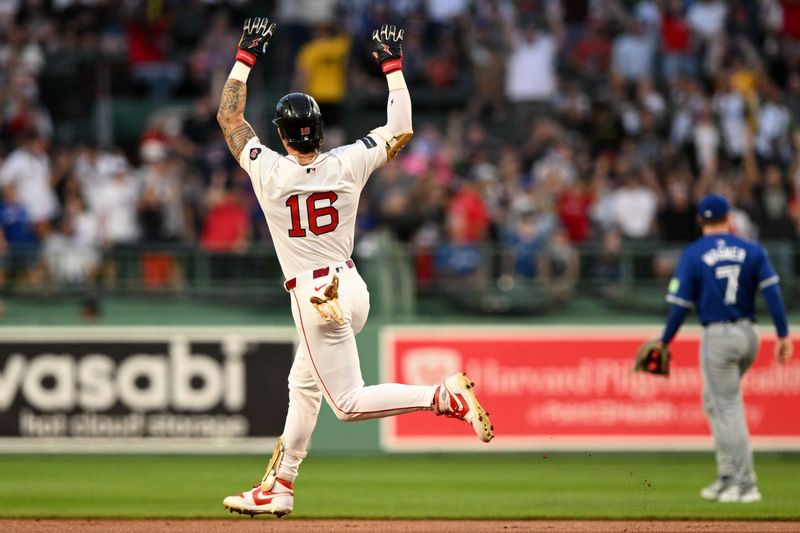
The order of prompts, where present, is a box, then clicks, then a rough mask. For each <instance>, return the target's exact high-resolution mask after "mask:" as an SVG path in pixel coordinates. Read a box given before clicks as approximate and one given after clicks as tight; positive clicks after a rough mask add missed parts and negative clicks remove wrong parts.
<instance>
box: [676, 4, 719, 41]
mask: <svg viewBox="0 0 800 533" xmlns="http://www.w3.org/2000/svg"><path fill="white" fill-rule="evenodd" d="M726 4H727V3H726V2H723V1H722V0H697V1H696V2H693V3H692V4H691V6H690V7H689V10H688V11H687V13H686V21H687V23H688V24H689V28H691V30H692V31H693V32H694V34H695V35H696V36H697V37H698V38H699V39H700V40H701V41H703V42H705V43H708V42H709V41H712V40H714V39H716V38H717V37H719V36H720V35H722V32H723V30H724V29H725V20H726V19H727V16H728V6H727V5H726Z"/></svg>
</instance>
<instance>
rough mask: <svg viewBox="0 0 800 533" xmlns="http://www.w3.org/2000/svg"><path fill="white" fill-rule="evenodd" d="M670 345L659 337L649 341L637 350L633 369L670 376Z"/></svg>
mask: <svg viewBox="0 0 800 533" xmlns="http://www.w3.org/2000/svg"><path fill="white" fill-rule="evenodd" d="M669 359H670V351H669V346H666V345H665V344H664V343H663V342H661V341H660V340H659V339H653V340H651V341H647V342H646V343H644V344H642V345H641V346H640V347H639V350H638V351H637V352H636V360H635V361H634V363H633V369H634V370H635V371H636V372H647V373H648V374H656V375H659V376H669Z"/></svg>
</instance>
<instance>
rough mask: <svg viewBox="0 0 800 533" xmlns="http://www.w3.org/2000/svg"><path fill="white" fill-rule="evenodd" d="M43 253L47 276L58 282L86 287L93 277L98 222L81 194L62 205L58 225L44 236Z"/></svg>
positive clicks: (97, 254) (96, 265) (96, 264)
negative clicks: (62, 208)
mask: <svg viewBox="0 0 800 533" xmlns="http://www.w3.org/2000/svg"><path fill="white" fill-rule="evenodd" d="M42 255H43V259H44V264H45V266H46V267H47V271H48V274H49V277H50V279H52V280H54V281H56V282H57V283H65V284H67V285H71V286H85V285H87V284H89V283H91V282H93V280H94V279H95V278H96V275H97V271H98V268H99V266H100V246H99V228H98V221H97V218H96V216H95V215H94V214H93V213H91V212H90V211H89V210H88V209H86V206H85V205H84V204H83V201H82V200H81V199H80V197H73V198H71V199H70V200H69V201H68V202H67V203H66V204H65V206H64V212H63V214H62V216H61V221H60V224H59V227H58V229H57V230H56V231H54V232H52V233H51V234H50V235H48V236H47V238H46V239H45V241H44V246H43V250H42Z"/></svg>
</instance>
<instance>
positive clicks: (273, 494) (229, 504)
mask: <svg viewBox="0 0 800 533" xmlns="http://www.w3.org/2000/svg"><path fill="white" fill-rule="evenodd" d="M222 505H224V506H225V508H226V509H228V510H229V511H230V512H232V513H240V514H246V515H250V516H255V515H258V514H273V515H275V516H277V517H278V518H280V517H282V516H284V515H287V514H289V513H291V512H292V508H293V506H294V491H293V490H292V484H291V483H289V482H288V481H285V480H283V479H280V478H277V479H276V480H275V484H274V485H273V487H272V489H271V490H263V489H262V488H261V483H258V484H256V485H255V486H254V487H253V488H252V489H251V490H249V491H247V492H242V493H239V494H235V495H233V496H228V497H227V498H225V499H224V500H222Z"/></svg>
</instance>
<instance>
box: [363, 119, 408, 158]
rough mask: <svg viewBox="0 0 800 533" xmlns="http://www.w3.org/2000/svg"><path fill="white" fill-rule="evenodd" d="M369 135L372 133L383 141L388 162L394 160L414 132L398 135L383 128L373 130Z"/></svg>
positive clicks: (402, 132) (406, 131)
mask: <svg viewBox="0 0 800 533" xmlns="http://www.w3.org/2000/svg"><path fill="white" fill-rule="evenodd" d="M370 133H374V134H375V135H376V136H377V137H379V138H381V139H383V142H384V143H385V146H386V158H387V159H388V160H389V161H391V160H392V159H394V158H395V156H397V153H398V152H399V151H400V150H402V149H403V147H404V146H405V145H407V144H408V143H409V141H411V138H412V137H413V136H414V130H411V129H408V130H403V131H401V132H399V133H392V132H391V131H389V130H388V129H387V128H386V127H385V126H381V127H380V128H375V129H374V130H372V131H371V132H370Z"/></svg>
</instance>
